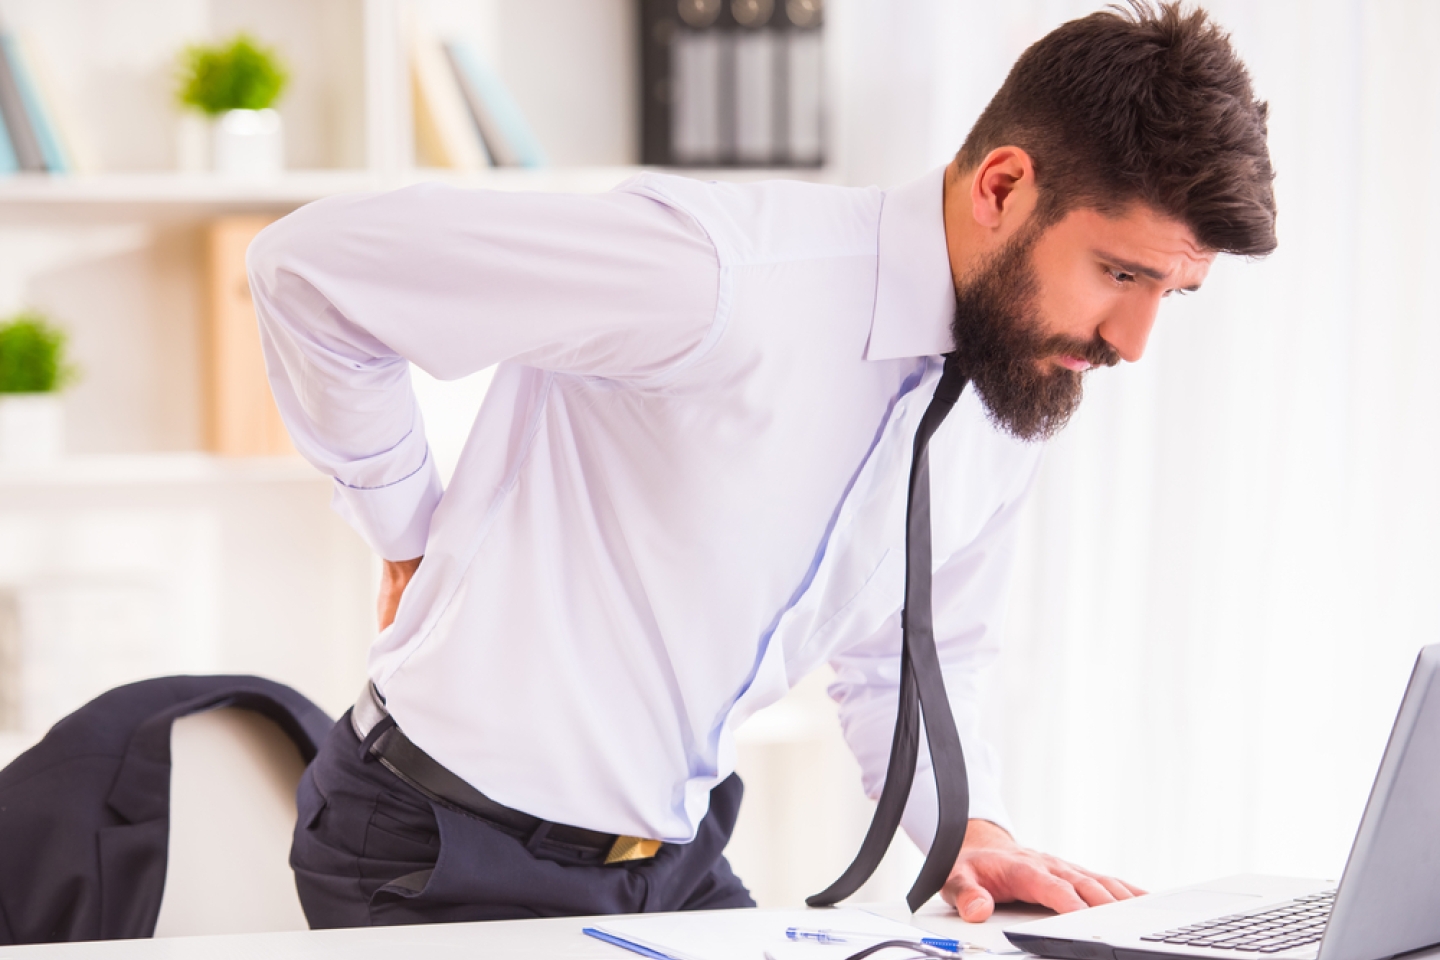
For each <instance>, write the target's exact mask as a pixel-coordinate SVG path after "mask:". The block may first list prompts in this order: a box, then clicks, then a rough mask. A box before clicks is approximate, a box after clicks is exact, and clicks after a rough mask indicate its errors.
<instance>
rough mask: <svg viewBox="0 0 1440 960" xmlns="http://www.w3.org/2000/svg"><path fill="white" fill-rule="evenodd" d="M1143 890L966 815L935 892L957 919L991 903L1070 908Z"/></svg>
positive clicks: (974, 915) (978, 915)
mask: <svg viewBox="0 0 1440 960" xmlns="http://www.w3.org/2000/svg"><path fill="white" fill-rule="evenodd" d="M1144 892H1145V891H1144V890H1141V889H1140V888H1139V887H1132V886H1131V885H1130V884H1128V883H1125V882H1124V881H1122V880H1116V879H1115V878H1114V877H1105V876H1101V875H1100V874H1098V873H1091V872H1090V871H1089V870H1083V869H1081V868H1080V867H1077V866H1074V865H1073V864H1069V863H1066V862H1065V861H1064V860H1060V859H1058V858H1056V857H1052V856H1050V855H1049V854H1044V853H1039V852H1037V851H1035V850H1027V849H1025V848H1024V847H1022V846H1020V845H1019V844H1018V843H1016V842H1015V840H1014V838H1013V837H1011V836H1010V834H1008V833H1006V832H1005V831H1004V830H1002V829H1001V828H1000V827H997V826H996V825H995V824H993V823H991V822H990V821H988V820H971V821H970V825H969V827H968V828H967V829H966V832H965V843H964V845H963V846H961V848H960V856H959V857H957V858H956V860H955V869H953V870H951V871H950V879H949V880H947V881H946V882H945V887H944V889H943V890H941V891H940V897H941V899H943V900H944V901H945V902H946V903H948V904H950V905H951V906H952V907H954V908H955V910H956V912H957V913H959V914H960V917H961V919H963V920H968V921H970V922H971V923H980V922H982V921H984V920H986V919H988V918H989V917H990V914H991V913H993V912H994V910H995V904H996V903H1011V902H1014V901H1017V900H1021V901H1024V902H1026V903H1038V904H1040V905H1041V906H1045V907H1049V908H1050V909H1052V910H1058V911H1059V912H1060V913H1069V912H1071V911H1072V910H1081V909H1084V908H1085V907H1098V906H1099V905H1100V904H1102V903H1113V902H1114V901H1116V900H1128V899H1130V898H1131V897H1134V896H1138V895H1140V894H1142V893H1144Z"/></svg>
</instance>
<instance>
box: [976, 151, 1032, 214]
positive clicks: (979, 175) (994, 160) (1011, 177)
mask: <svg viewBox="0 0 1440 960" xmlns="http://www.w3.org/2000/svg"><path fill="white" fill-rule="evenodd" d="M1036 198H1037V196H1036V192H1035V164H1034V162H1033V161H1032V160H1031V159H1030V154H1028V153H1026V152H1025V151H1024V150H1021V149H1020V148H1019V147H996V148H995V149H994V150H991V151H990V152H989V153H988V154H987V155H986V156H985V159H984V160H981V161H980V165H979V166H978V167H976V168H975V173H974V174H973V175H972V176H971V178H970V213H971V216H973V217H974V218H975V222H976V223H977V224H979V225H980V226H981V227H986V228H989V229H990V230H995V231H998V232H1003V233H1009V232H1010V231H1012V230H1014V229H1015V228H1016V227H1018V226H1019V224H1021V223H1023V222H1024V221H1025V220H1026V219H1028V218H1029V216H1030V213H1031V212H1032V211H1033V210H1034V209H1035V201H1036Z"/></svg>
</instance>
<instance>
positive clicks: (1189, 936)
mask: <svg viewBox="0 0 1440 960" xmlns="http://www.w3.org/2000/svg"><path fill="white" fill-rule="evenodd" d="M1334 905H1335V891H1334V890H1327V891H1325V892H1324V893H1316V894H1312V895H1311V896H1308V897H1301V898H1300V899H1298V900H1292V901H1290V902H1289V903H1284V904H1281V905H1280V906H1278V907H1272V908H1271V909H1269V910H1266V911H1265V912H1264V913H1248V914H1245V913H1237V914H1232V915H1231V916H1228V917H1217V918H1216V919H1214V920H1207V921H1205V922H1204V923H1192V924H1190V926H1188V927H1177V928H1176V929H1174V930H1166V931H1164V932H1163V933H1153V934H1151V935H1150V936H1148V937H1141V938H1140V939H1141V940H1148V941H1150V942H1152V943H1172V944H1177V945H1181V944H1183V945H1184V946H1187V947H1213V948H1214V949H1216V950H1240V951H1243V952H1245V953H1280V952H1281V951H1282V950H1292V949H1294V948H1295V947H1303V946H1305V945H1306V944H1311V943H1318V942H1319V940H1320V937H1321V936H1322V935H1323V934H1324V933H1325V923H1326V921H1327V920H1329V919H1330V908H1331V907H1332V906H1334Z"/></svg>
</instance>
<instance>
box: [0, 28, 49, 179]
mask: <svg viewBox="0 0 1440 960" xmlns="http://www.w3.org/2000/svg"><path fill="white" fill-rule="evenodd" d="M5 36H6V34H5V33H4V32H3V31H0V38H3V37H5ZM0 120H3V121H4V123H5V129H6V131H7V132H8V133H9V138H10V143H11V147H12V148H13V149H14V151H15V159H16V162H17V163H18V165H19V167H20V169H21V170H24V171H28V172H32V173H43V172H44V171H45V155H44V154H43V153H42V152H41V150H40V141H39V140H38V139H37V138H36V136H35V128H34V127H32V126H31V125H30V116H29V114H28V113H27V112H26V110H25V101H24V98H23V97H22V96H21V93H20V83H19V81H18V80H17V79H16V74H15V69H14V63H13V61H12V60H11V58H10V55H9V48H8V45H7V44H3V43H0Z"/></svg>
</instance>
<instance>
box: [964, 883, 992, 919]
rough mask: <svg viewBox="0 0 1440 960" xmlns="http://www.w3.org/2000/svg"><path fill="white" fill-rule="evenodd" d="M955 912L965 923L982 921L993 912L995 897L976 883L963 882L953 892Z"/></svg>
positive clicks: (988, 917)
mask: <svg viewBox="0 0 1440 960" xmlns="http://www.w3.org/2000/svg"><path fill="white" fill-rule="evenodd" d="M955 912H956V913H958V914H960V919H961V920H964V921H966V922H967V923H982V922H984V921H986V920H989V919H990V914H992V913H994V912H995V898H994V897H992V896H990V891H988V890H986V889H985V888H984V887H982V886H979V885H978V884H974V883H969V882H966V883H963V884H962V885H961V887H960V889H959V890H957V891H956V892H955Z"/></svg>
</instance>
